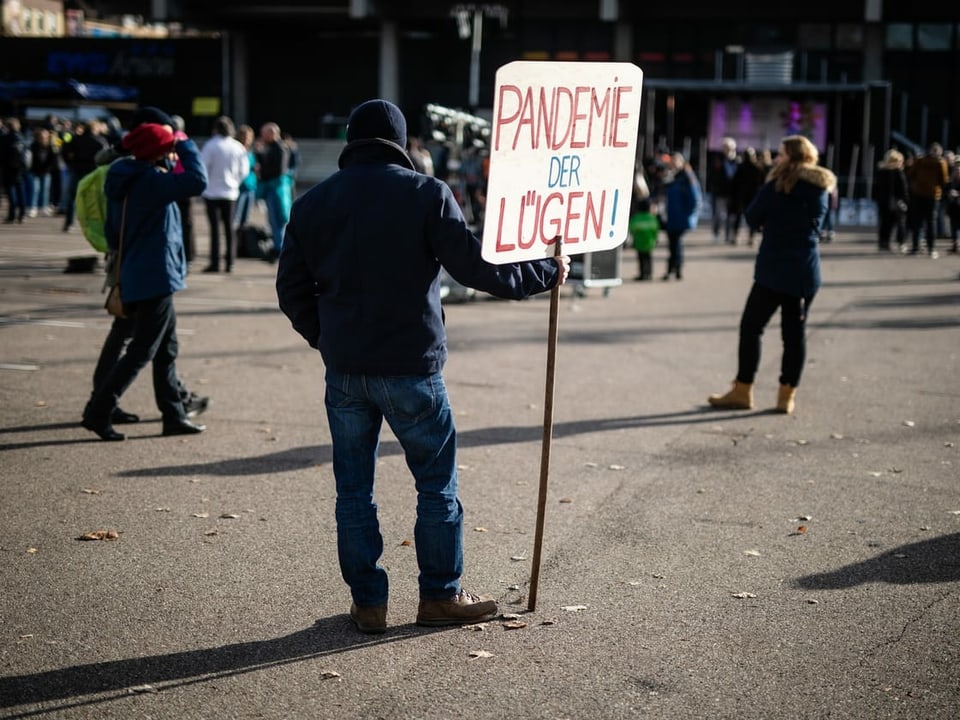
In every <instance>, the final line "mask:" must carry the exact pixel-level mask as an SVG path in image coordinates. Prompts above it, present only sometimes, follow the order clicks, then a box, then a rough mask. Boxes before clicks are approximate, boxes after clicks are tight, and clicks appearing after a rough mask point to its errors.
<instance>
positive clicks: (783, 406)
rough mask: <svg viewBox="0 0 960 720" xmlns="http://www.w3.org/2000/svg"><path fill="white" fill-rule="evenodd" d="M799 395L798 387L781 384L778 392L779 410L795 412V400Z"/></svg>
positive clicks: (788, 412) (787, 412)
mask: <svg viewBox="0 0 960 720" xmlns="http://www.w3.org/2000/svg"><path fill="white" fill-rule="evenodd" d="M796 397H797V389H796V388H795V387H791V386H790V385H781V386H780V391H779V392H778V393H777V412H782V413H786V414H787V415H789V414H790V413H792V412H793V406H794V400H795V399H796Z"/></svg>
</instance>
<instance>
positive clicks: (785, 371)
mask: <svg viewBox="0 0 960 720" xmlns="http://www.w3.org/2000/svg"><path fill="white" fill-rule="evenodd" d="M813 297H814V296H813V294H811V295H810V296H809V297H797V296H795V295H787V294H786V293H782V292H778V291H776V290H771V289H770V288H766V287H763V286H762V285H757V284H756V283H754V284H753V287H752V288H751V289H750V295H749V296H748V297H747V304H746V306H745V307H744V308H743V315H742V316H741V318H740V347H739V352H738V367H737V380H739V381H740V382H743V383H752V382H753V381H754V379H755V378H756V375H757V368H758V367H759V366H760V344H761V343H760V338H761V337H762V336H763V331H764V329H765V328H766V327H767V323H769V322H770V318H772V317H773V314H774V313H775V312H776V311H777V309H778V308H779V309H780V336H781V338H782V339H783V358H782V360H781V363H780V384H781V385H790V386H791V387H797V386H798V385H799V384H800V375H801V374H802V373H803V365H804V363H805V362H806V358H807V340H806V322H807V313H808V312H809V311H810V303H812V302H813Z"/></svg>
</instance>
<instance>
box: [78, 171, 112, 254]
mask: <svg viewBox="0 0 960 720" xmlns="http://www.w3.org/2000/svg"><path fill="white" fill-rule="evenodd" d="M109 169H110V165H109V164H107V165H98V166H97V168H96V170H94V171H93V172H90V173H87V174H86V175H84V176H83V177H82V178H80V182H79V183H77V199H76V213H77V222H78V223H79V225H80V230H82V231H83V236H84V237H85V238H86V239H87V242H88V243H90V244H91V245H92V246H93V249H94V250H96V251H97V252H102V253H105V252H107V236H106V232H105V229H104V228H105V226H106V222H107V196H106V195H105V194H104V192H103V184H104V183H105V182H106V180H107V170H109Z"/></svg>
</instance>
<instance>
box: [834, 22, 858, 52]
mask: <svg viewBox="0 0 960 720" xmlns="http://www.w3.org/2000/svg"><path fill="white" fill-rule="evenodd" d="M862 47H863V25H854V24H853V23H841V24H840V25H837V48H838V49H840V50H859V49H860V48H862Z"/></svg>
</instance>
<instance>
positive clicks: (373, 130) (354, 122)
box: [347, 100, 407, 147]
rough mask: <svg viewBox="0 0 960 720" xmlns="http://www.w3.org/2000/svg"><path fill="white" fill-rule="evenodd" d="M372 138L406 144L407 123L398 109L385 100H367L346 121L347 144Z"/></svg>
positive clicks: (401, 144) (400, 144) (401, 145)
mask: <svg viewBox="0 0 960 720" xmlns="http://www.w3.org/2000/svg"><path fill="white" fill-rule="evenodd" d="M372 138H380V139H381V140H390V141H391V142H395V143H397V144H398V145H399V146H400V147H404V146H405V145H406V144H407V121H406V120H405V119H404V117H403V113H402V112H400V108H398V107H397V106H396V105H394V104H393V103H391V102H388V101H386V100H368V101H367V102H365V103H362V104H361V105H358V106H357V107H356V108H354V110H353V112H352V113H350V119H349V120H348V121H347V142H348V143H351V142H353V141H355V140H369V139H372Z"/></svg>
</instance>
